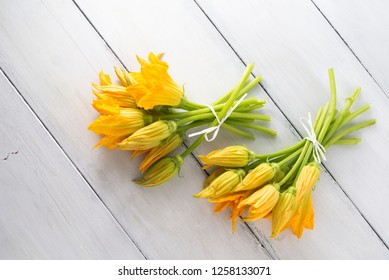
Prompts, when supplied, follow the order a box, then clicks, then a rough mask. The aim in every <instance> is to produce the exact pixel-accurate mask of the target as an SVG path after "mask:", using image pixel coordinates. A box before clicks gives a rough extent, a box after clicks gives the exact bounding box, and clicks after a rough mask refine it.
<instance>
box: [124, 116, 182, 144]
mask: <svg viewBox="0 0 389 280" xmlns="http://www.w3.org/2000/svg"><path fill="white" fill-rule="evenodd" d="M176 129H177V125H176V123H175V122H174V121H165V120H159V121H156V122H153V123H152V124H150V125H148V126H145V127H143V128H141V129H139V130H137V131H136V132H134V133H133V134H132V135H130V136H129V137H128V138H126V139H124V140H123V141H122V142H120V143H119V144H118V148H119V149H120V150H149V149H152V148H154V147H156V146H158V145H159V144H160V143H161V141H162V140H164V139H166V138H168V137H169V136H170V135H171V134H172V133H173V132H175V131H176Z"/></svg>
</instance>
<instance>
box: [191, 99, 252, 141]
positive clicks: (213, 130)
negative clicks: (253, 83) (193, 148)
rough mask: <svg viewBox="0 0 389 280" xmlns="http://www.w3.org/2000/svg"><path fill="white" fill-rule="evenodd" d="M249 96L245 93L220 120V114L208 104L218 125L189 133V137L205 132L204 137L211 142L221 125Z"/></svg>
mask: <svg viewBox="0 0 389 280" xmlns="http://www.w3.org/2000/svg"><path fill="white" fill-rule="evenodd" d="M246 96H247V93H245V94H244V95H243V96H242V97H241V98H240V99H239V100H238V101H237V102H236V103H235V104H234V106H232V107H231V108H230V109H229V110H228V111H227V113H226V115H225V116H224V117H223V118H222V119H221V120H220V119H219V117H218V115H217V114H216V112H215V109H214V108H213V107H212V106H211V105H207V106H208V108H209V109H210V110H211V112H212V114H213V115H214V116H215V119H216V120H217V123H218V124H217V125H216V126H212V127H208V128H206V129H203V130H201V131H198V132H194V133H191V134H189V135H188V137H193V136H197V135H201V134H204V138H205V140H206V141H207V142H211V141H213V140H215V138H216V136H217V134H218V133H219V130H220V127H221V126H222V124H223V123H224V122H225V121H226V120H227V119H228V118H229V117H230V115H231V114H232V112H233V111H234V110H235V109H236V108H237V107H238V106H239V104H240V103H241V102H242V101H243V99H245V98H246ZM210 133H213V134H212V137H211V138H208V134H210Z"/></svg>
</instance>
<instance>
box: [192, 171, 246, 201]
mask: <svg viewBox="0 0 389 280" xmlns="http://www.w3.org/2000/svg"><path fill="white" fill-rule="evenodd" d="M245 174H246V173H245V172H244V170H243V169H232V170H227V171H226V172H224V173H223V174H221V175H220V176H218V177H217V178H216V179H215V180H213V181H212V182H211V183H210V184H209V186H208V187H206V188H205V189H203V190H202V191H201V192H199V193H197V194H195V195H194V197H197V198H210V199H215V198H217V197H218V196H222V195H225V194H228V193H230V192H231V190H232V189H234V187H236V185H238V184H239V182H240V181H241V180H242V177H243V176H244V175H245Z"/></svg>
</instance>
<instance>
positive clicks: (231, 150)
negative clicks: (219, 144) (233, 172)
mask: <svg viewBox="0 0 389 280" xmlns="http://www.w3.org/2000/svg"><path fill="white" fill-rule="evenodd" d="M254 158H255V153H254V152H252V151H250V150H249V149H247V147H245V146H229V147H226V148H224V149H220V150H214V151H212V152H210V153H209V154H208V155H206V156H199V159H200V160H201V161H202V163H203V164H207V165H206V166H204V168H209V167H212V166H213V165H219V166H224V167H243V166H246V165H247V164H249V163H250V162H251V161H253V160H254Z"/></svg>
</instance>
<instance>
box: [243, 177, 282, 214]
mask: <svg viewBox="0 0 389 280" xmlns="http://www.w3.org/2000/svg"><path fill="white" fill-rule="evenodd" d="M279 196H280V192H279V188H278V186H277V185H273V184H268V185H266V186H264V187H263V188H261V189H259V190H258V191H256V192H254V193H252V194H251V195H249V196H248V197H247V198H245V199H244V200H242V201H241V202H240V203H239V205H238V208H242V207H243V208H244V207H246V206H249V207H250V208H249V210H248V213H247V216H246V217H245V218H244V219H243V221H244V222H252V221H255V220H258V219H261V218H263V217H264V216H266V215H267V214H268V213H270V211H272V209H273V208H274V206H275V205H276V203H277V201H278V198H279Z"/></svg>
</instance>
